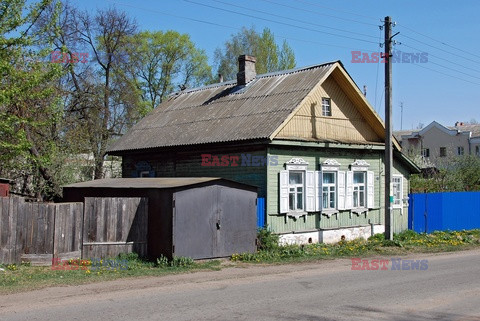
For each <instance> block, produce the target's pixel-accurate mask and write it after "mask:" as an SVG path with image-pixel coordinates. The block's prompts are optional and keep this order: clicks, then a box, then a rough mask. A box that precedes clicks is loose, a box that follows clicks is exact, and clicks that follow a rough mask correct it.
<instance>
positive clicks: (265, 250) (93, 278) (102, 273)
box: [0, 229, 480, 294]
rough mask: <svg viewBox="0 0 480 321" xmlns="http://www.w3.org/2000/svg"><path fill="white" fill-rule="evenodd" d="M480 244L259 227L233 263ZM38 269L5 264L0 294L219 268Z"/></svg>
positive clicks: (108, 263)
mask: <svg viewBox="0 0 480 321" xmlns="http://www.w3.org/2000/svg"><path fill="white" fill-rule="evenodd" d="M479 246H480V230H470V231H458V232H433V233H431V234H425V233H416V232H413V231H405V232H402V233H400V234H395V235H394V239H393V240H385V239H384V236H383V234H377V235H374V236H372V237H370V238H369V239H368V240H364V239H356V240H353V241H341V242H339V243H337V244H306V245H286V246H279V245H278V235H275V234H273V233H271V232H269V231H268V230H266V229H263V230H261V231H259V235H258V251H257V252H256V253H237V254H233V255H232V257H231V261H233V262H245V263H268V264H271V263H278V264H281V263H295V262H307V261H316V260H323V259H335V258H346V257H349V258H352V257H369V256H387V255H405V254H408V253H432V252H447V251H458V250H465V249H469V248H474V247H479ZM53 268H57V269H52V267H51V266H48V267H36V266H30V265H29V264H20V265H15V264H10V265H1V264H0V294H4V293H11V292H18V291H26V290H34V289H39V288H44V287H51V286H63V285H79V284H85V283H92V282H100V281H109V280H115V279H119V278H126V277H140V276H161V275H167V274H175V273H186V272H191V271H196V270H220V269H221V262H220V261H219V260H211V261H203V262H198V261H193V260H192V259H191V258H184V257H177V258H175V259H173V260H168V259H167V258H165V257H160V258H158V259H157V260H156V261H155V262H149V261H145V260H142V259H140V258H139V257H138V256H137V255H136V254H134V253H133V254H127V255H120V256H119V257H117V258H114V259H106V260H101V261H100V260H70V261H67V262H62V263H61V265H60V266H54V267H53Z"/></svg>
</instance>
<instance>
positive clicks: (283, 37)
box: [106, 0, 374, 52]
mask: <svg viewBox="0 0 480 321" xmlns="http://www.w3.org/2000/svg"><path fill="white" fill-rule="evenodd" d="M106 1H109V2H112V3H115V4H118V5H122V6H125V7H130V8H135V9H140V10H144V11H148V12H151V13H156V14H161V15H165V16H171V17H174V18H177V19H182V20H188V21H193V22H197V23H202V24H207V25H212V26H215V27H222V28H227V29H231V30H236V31H241V30H242V29H241V28H238V27H232V26H227V25H224V24H219V23H214V22H210V21H206V20H201V19H196V18H190V17H186V16H180V15H176V14H172V13H168V12H165V11H159V10H152V9H150V8H143V7H139V6H135V5H131V4H127V3H122V2H119V1H116V0H106ZM276 36H277V37H279V38H282V39H286V40H293V41H299V42H305V43H312V44H316V45H320V46H329V47H336V48H344V49H350V50H352V47H351V46H342V45H335V44H331V43H322V42H318V41H313V40H307V39H301V38H295V37H287V36H283V35H277V34H276ZM356 50H361V51H365V52H374V51H373V50H369V49H361V48H356Z"/></svg>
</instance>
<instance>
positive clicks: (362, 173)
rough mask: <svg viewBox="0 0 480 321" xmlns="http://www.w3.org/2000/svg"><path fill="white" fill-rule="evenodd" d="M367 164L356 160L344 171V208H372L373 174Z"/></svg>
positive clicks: (373, 192) (373, 193) (373, 198)
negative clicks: (348, 169)
mask: <svg viewBox="0 0 480 321" xmlns="http://www.w3.org/2000/svg"><path fill="white" fill-rule="evenodd" d="M369 166H370V165H369V164H368V163H367V162H366V161H364V160H356V161H355V162H354V163H352V164H351V167H350V171H348V172H347V173H346V196H345V209H352V210H359V209H360V210H364V209H367V208H374V207H375V206H374V201H375V197H374V196H375V174H374V172H373V171H370V170H368V169H369Z"/></svg>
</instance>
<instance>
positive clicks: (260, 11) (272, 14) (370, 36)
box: [212, 0, 377, 39]
mask: <svg viewBox="0 0 480 321" xmlns="http://www.w3.org/2000/svg"><path fill="white" fill-rule="evenodd" d="M212 1H214V2H218V3H222V4H225V5H227V6H232V7H236V8H240V9H246V10H250V11H253V12H258V13H263V14H266V15H270V16H274V17H277V18H282V19H286V20H291V21H295V22H300V23H304V24H308V25H312V26H316V27H321V28H327V29H332V30H336V31H341V32H347V33H351V34H356V35H359V36H363V37H369V38H374V39H376V38H377V37H375V36H372V35H367V34H365V33H359V32H353V31H350V30H345V29H339V28H334V27H329V26H325V25H321V24H317V23H312V22H306V21H301V20H298V19H293V18H290V17H285V16H281V15H277V14H274V13H270V12H265V11H262V10H256V9H252V8H246V7H242V6H239V5H236V4H231V3H228V2H224V1H220V0H212ZM262 1H266V2H270V1H268V0H262Z"/></svg>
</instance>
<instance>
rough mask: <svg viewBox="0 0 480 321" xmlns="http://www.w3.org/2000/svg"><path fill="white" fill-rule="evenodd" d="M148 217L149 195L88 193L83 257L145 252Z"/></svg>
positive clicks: (144, 254) (144, 253)
mask: <svg viewBox="0 0 480 321" xmlns="http://www.w3.org/2000/svg"><path fill="white" fill-rule="evenodd" d="M147 219H148V203H147V199H146V198H105V197H95V198H94V197H86V198H85V215H84V228H83V251H82V253H83V257H86V258H91V257H95V258H104V257H115V256H117V255H118V254H120V253H130V252H136V253H138V254H139V255H140V256H146V255H147V224H148V222H147Z"/></svg>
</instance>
